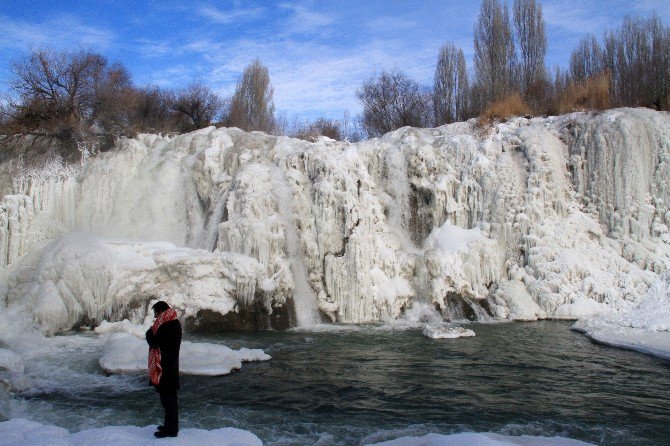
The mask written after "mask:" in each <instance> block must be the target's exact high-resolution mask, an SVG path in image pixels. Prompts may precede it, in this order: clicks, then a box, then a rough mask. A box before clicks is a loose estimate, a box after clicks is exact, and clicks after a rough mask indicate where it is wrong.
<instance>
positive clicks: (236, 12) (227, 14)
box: [197, 6, 265, 24]
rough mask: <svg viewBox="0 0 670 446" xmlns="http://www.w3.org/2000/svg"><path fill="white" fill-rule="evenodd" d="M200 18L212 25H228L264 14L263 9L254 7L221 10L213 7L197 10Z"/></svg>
mask: <svg viewBox="0 0 670 446" xmlns="http://www.w3.org/2000/svg"><path fill="white" fill-rule="evenodd" d="M197 12H198V14H199V15H201V16H202V17H205V18H207V19H209V20H210V21H212V22H214V23H219V24H228V23H233V22H236V21H240V20H253V19H257V18H259V17H261V16H262V15H263V14H264V13H265V8H262V7H254V8H246V9H231V10H229V11H228V10H226V11H224V10H221V9H219V8H215V7H213V6H201V7H200V8H198V10H197Z"/></svg>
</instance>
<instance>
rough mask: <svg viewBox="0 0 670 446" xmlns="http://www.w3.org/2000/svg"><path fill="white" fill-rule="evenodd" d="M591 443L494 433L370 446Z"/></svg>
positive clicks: (434, 436)
mask: <svg viewBox="0 0 670 446" xmlns="http://www.w3.org/2000/svg"><path fill="white" fill-rule="evenodd" d="M590 444H591V443H584V442H583V441H578V440H572V439H569V438H563V437H534V436H530V435H522V436H519V437H511V436H506V435H499V434H492V433H483V434H479V433H470V432H466V433H461V434H452V435H440V434H428V435H424V436H422V437H401V438H396V439H394V440H389V441H383V442H381V443H374V444H370V445H368V446H473V445H476V446H588V445H590Z"/></svg>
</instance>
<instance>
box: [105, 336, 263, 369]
mask: <svg viewBox="0 0 670 446" xmlns="http://www.w3.org/2000/svg"><path fill="white" fill-rule="evenodd" d="M143 335H144V333H143ZM108 336H109V337H108V339H107V342H106V344H105V347H104V349H103V355H102V357H101V358H100V361H99V363H100V367H102V369H103V370H105V372H107V373H133V372H146V370H147V353H148V351H149V349H148V347H147V343H146V341H144V340H143V339H138V338H137V337H135V336H133V335H130V334H126V333H113V334H110V335H108ZM269 359H271V357H270V356H269V355H267V354H265V352H263V350H260V349H248V348H242V349H240V350H233V349H231V348H228V347H226V346H225V345H218V344H210V343H204V342H201V343H193V342H188V341H183V342H182V343H181V349H180V351H179V372H180V373H183V374H188V375H204V376H219V375H226V374H228V373H230V372H232V371H233V370H236V369H240V368H241V367H242V362H243V361H267V360H269Z"/></svg>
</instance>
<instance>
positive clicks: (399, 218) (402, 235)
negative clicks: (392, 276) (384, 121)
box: [385, 147, 419, 253]
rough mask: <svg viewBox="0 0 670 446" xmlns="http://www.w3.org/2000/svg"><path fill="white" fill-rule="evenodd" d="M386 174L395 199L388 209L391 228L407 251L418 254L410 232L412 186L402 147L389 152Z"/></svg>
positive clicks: (389, 188)
mask: <svg viewBox="0 0 670 446" xmlns="http://www.w3.org/2000/svg"><path fill="white" fill-rule="evenodd" d="M385 173H386V187H387V190H388V191H389V193H390V195H391V197H392V198H393V201H392V202H391V203H389V207H388V208H389V210H388V214H389V218H388V223H389V226H390V227H391V230H393V231H394V232H396V234H397V237H398V238H399V239H400V242H401V243H402V247H403V249H404V250H405V251H407V252H417V253H418V252H419V251H418V249H417V248H416V247H415V243H414V241H413V240H412V237H411V235H410V230H409V221H410V219H411V218H412V216H411V213H410V212H411V211H410V185H409V178H408V177H407V159H406V157H405V154H404V153H403V151H402V147H394V148H392V149H391V150H388V151H387V157H386V169H385Z"/></svg>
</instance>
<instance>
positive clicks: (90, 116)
mask: <svg viewBox="0 0 670 446" xmlns="http://www.w3.org/2000/svg"><path fill="white" fill-rule="evenodd" d="M473 47H474V60H473V65H472V67H473V69H470V70H469V69H468V64H467V63H466V60H465V56H464V54H463V50H462V49H461V48H458V47H457V46H456V45H454V44H453V43H447V44H445V45H444V46H443V47H442V48H440V50H439V53H438V57H437V63H436V67H435V73H434V79H433V85H432V88H431V87H428V86H424V85H421V84H420V83H418V82H416V81H414V80H413V79H411V78H410V77H409V76H407V75H406V74H404V73H402V72H401V71H399V70H397V69H393V70H387V71H383V72H382V73H380V74H377V75H373V76H372V77H370V78H369V79H367V80H366V81H364V82H363V84H362V85H361V86H360V88H359V89H358V90H357V91H356V95H357V97H358V99H359V100H360V102H361V104H362V113H361V115H360V116H359V117H357V118H356V119H351V118H350V117H349V116H348V114H347V115H346V116H345V118H344V119H342V120H333V119H326V118H318V119H316V120H314V121H313V122H300V121H294V122H293V123H289V122H288V119H286V118H285V117H281V116H279V117H278V116H277V115H276V114H275V108H274V103H273V87H272V84H271V80H270V75H269V71H268V68H267V67H266V66H264V65H263V64H262V62H261V61H260V60H255V61H253V62H252V63H251V64H249V65H248V66H247V67H246V68H245V69H244V71H243V73H242V74H241V75H240V78H239V80H238V82H237V86H236V89H235V92H234V94H233V95H232V96H231V97H225V98H224V97H221V96H220V95H218V94H217V93H216V92H214V91H213V90H212V89H211V88H209V87H208V86H207V85H205V84H204V83H203V82H202V81H194V82H193V83H191V84H190V85H188V86H186V87H184V88H182V89H179V90H171V89H164V88H160V87H138V86H136V85H134V84H133V82H132V80H131V76H130V74H129V72H128V70H127V69H126V68H125V67H124V66H123V65H121V64H119V63H110V62H109V61H107V59H106V58H105V57H104V56H102V55H100V54H97V53H94V52H92V51H78V52H57V51H53V50H38V51H33V52H32V53H31V54H30V55H28V56H27V57H25V58H23V59H19V60H17V61H15V62H13V63H12V65H11V69H12V73H13V77H12V81H11V88H12V91H13V92H14V97H13V99H12V100H10V101H7V102H6V103H5V104H4V105H0V107H1V109H0V134H1V135H5V137H4V138H3V139H2V141H4V142H6V141H7V140H8V139H7V138H8V137H10V136H11V135H33V136H35V137H40V138H46V139H48V140H49V141H56V142H57V143H58V144H60V145H61V146H62V147H64V148H65V149H64V150H65V151H66V152H67V150H68V148H70V152H72V153H75V155H76V152H75V151H72V150H71V148H72V147H77V146H78V145H80V144H82V143H84V144H90V145H91V146H95V147H98V148H99V149H102V150H104V149H105V148H108V147H111V145H112V144H113V142H114V141H115V140H116V139H118V138H119V137H122V136H133V135H135V134H137V133H138V132H153V133H163V134H170V133H181V132H188V131H191V130H195V129H199V128H203V127H206V126H209V125H220V126H227V127H239V128H241V129H243V130H247V131H251V130H260V131H263V132H266V133H274V134H288V135H289V136H294V137H298V138H302V139H306V140H312V141H313V140H316V139H317V138H318V137H320V136H328V137H330V138H333V139H338V140H341V139H349V140H351V139H354V140H355V139H361V138H363V137H375V136H380V135H383V134H384V133H386V132H389V131H392V130H395V129H397V128H400V127H403V126H414V127H430V126H438V125H442V124H446V123H451V122H456V121H464V120H467V119H469V118H473V117H480V122H483V123H485V122H490V121H493V120H495V119H506V118H509V117H511V116H518V115H548V114H562V113H566V112H571V111H576V110H594V109H596V110H597V109H605V108H608V107H612V106H644V107H650V108H654V109H657V110H668V109H670V28H668V27H667V26H665V25H664V24H663V23H662V22H661V21H660V19H659V18H658V17H657V16H655V15H654V16H652V17H650V18H646V19H645V18H626V19H625V20H624V22H623V24H622V25H621V26H620V27H619V28H617V29H615V30H611V31H607V32H605V33H604V34H603V36H602V38H601V39H598V38H597V37H596V36H592V35H591V36H587V37H585V38H584V39H583V40H582V41H581V42H580V43H579V45H578V46H577V48H575V49H574V50H573V51H572V54H571V56H570V61H569V66H568V67H567V68H565V69H561V68H559V67H556V68H554V69H553V70H549V69H548V68H547V67H546V65H545V56H546V52H547V38H546V32H545V22H544V18H543V14H542V5H541V4H540V2H539V1H536V0H514V1H513V3H512V7H511V12H510V10H509V8H508V6H507V3H505V2H501V0H482V3H481V8H480V12H479V16H478V19H477V22H476V24H475V27H474V36H473ZM10 140H11V138H10Z"/></svg>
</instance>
